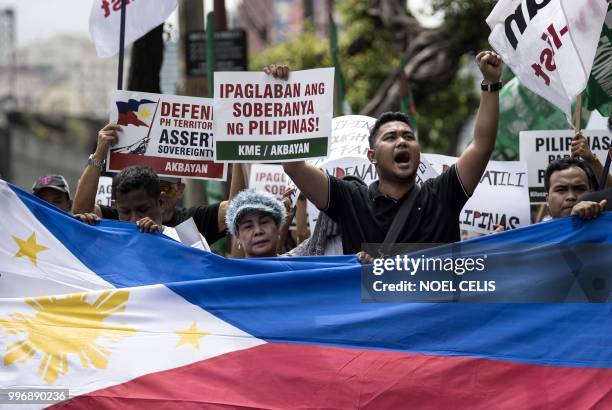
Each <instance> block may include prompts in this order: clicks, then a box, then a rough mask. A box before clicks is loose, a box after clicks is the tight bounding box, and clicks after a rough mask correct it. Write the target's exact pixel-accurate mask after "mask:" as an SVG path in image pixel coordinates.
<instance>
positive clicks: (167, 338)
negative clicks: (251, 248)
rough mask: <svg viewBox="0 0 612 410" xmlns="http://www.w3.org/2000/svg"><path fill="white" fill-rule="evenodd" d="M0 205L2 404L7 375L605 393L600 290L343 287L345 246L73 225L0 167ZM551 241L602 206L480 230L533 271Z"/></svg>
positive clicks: (214, 389)
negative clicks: (498, 292) (424, 296)
mask: <svg viewBox="0 0 612 410" xmlns="http://www.w3.org/2000/svg"><path fill="white" fill-rule="evenodd" d="M0 210H1V215H2V217H1V218H0V273H1V275H2V276H0V335H2V336H1V337H0V358H1V363H0V389H5V390H2V392H3V394H4V395H3V396H2V397H3V400H5V401H4V402H5V403H8V406H11V405H12V404H14V403H11V402H8V401H6V397H5V396H6V392H7V391H9V392H10V391H13V390H17V389H24V388H29V389H50V388H54V389H55V388H57V389H68V390H69V397H67V398H66V400H64V401H62V402H59V403H55V404H45V403H40V404H31V405H30V406H34V407H38V408H40V407H45V406H49V405H50V406H52V407H55V408H62V409H63V408H86V409H98V408H112V409H116V408H147V409H161V408H164V409H166V408H180V409H191V408H206V409H255V408H264V409H407V408H434V409H443V408H444V409H445V408H466V409H467V408H469V409H472V408H477V409H478V408H482V409H505V408H507V409H516V408H551V409H554V408H578V409H587V408H600V409H607V408H611V407H612V309H611V308H610V306H611V305H610V304H607V303H598V304H596V303H574V304H525V303H523V304H508V303H490V304H457V303H361V293H360V275H361V268H360V265H358V263H357V261H356V260H355V258H353V257H329V258H271V259H261V260H235V259H225V258H222V257H219V256H216V255H214V254H211V253H206V252H203V251H200V250H198V249H195V248H189V247H186V246H183V245H182V244H180V243H177V242H174V241H173V240H172V239H170V238H167V237H165V236H163V235H160V234H142V233H139V232H138V231H137V229H136V227H135V225H133V224H129V223H123V222H114V221H103V222H102V223H101V224H100V225H99V226H95V227H92V226H88V225H85V224H82V223H80V222H78V221H76V220H75V219H73V218H72V217H71V216H70V215H68V214H65V213H63V212H62V211H59V210H57V209H55V208H53V207H52V206H50V205H47V204H45V203H43V202H41V201H40V200H38V199H37V198H35V197H32V196H31V195H29V194H27V193H25V192H23V191H21V190H20V189H18V188H16V187H13V186H11V185H10V184H7V183H5V182H4V181H0ZM551 241H557V242H561V243H602V242H603V243H606V242H611V241H612V215H609V214H605V215H603V216H602V217H600V218H598V219H597V220H594V221H588V222H583V221H578V220H575V219H573V218H563V219H562V220H557V221H553V222H550V223H543V224H539V225H536V226H532V227H528V228H523V229H520V230H516V231H512V232H508V233H504V234H500V235H491V236H489V237H487V238H485V239H482V240H480V242H482V243H483V244H488V245H495V244H499V247H498V252H502V253H503V252H504V247H505V246H506V245H507V244H510V243H515V244H516V243H519V244H523V245H524V246H523V248H522V252H523V254H524V255H534V257H533V258H532V261H533V263H534V267H533V269H542V270H546V269H547V267H546V266H547V264H546V263H539V264H538V263H537V259H538V258H537V255H536V254H537V252H538V248H537V247H538V246H540V245H537V244H542V243H547V242H548V243H550V242H551ZM476 243H479V242H478V241H477V242H476ZM530 244H535V245H530ZM602 257H603V258H605V261H607V263H608V265H607V266H605V264H604V265H602V266H603V269H604V270H605V272H606V275H605V276H606V278H607V279H608V280H609V279H610V275H609V271H610V268H609V266H611V265H610V262H612V256H610V255H602ZM522 260H528V258H527V259H524V258H521V261H522ZM521 263H522V262H517V264H516V266H515V269H516V271H517V274H520V275H523V279H524V280H525V281H529V271H528V269H530V268H529V267H528V266H521ZM494 274H495V272H491V275H494ZM608 282H609V281H608ZM607 286H608V287H609V286H610V285H609V284H608V285H607ZM24 406H25V405H24ZM19 408H21V407H19ZM23 408H27V406H26V407H23Z"/></svg>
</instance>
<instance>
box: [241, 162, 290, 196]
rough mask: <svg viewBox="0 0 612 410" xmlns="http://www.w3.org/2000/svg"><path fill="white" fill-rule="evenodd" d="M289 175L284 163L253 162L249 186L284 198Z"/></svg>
mask: <svg viewBox="0 0 612 410" xmlns="http://www.w3.org/2000/svg"><path fill="white" fill-rule="evenodd" d="M288 184H289V177H288V176H287V174H285V171H283V166H282V165H272V164H253V165H252V166H251V173H250V175H249V188H254V189H257V190H260V191H266V192H269V193H271V194H272V195H274V196H276V197H277V198H279V199H280V198H282V196H283V194H284V193H285V191H287V189H288Z"/></svg>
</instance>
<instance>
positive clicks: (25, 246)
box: [11, 232, 49, 265]
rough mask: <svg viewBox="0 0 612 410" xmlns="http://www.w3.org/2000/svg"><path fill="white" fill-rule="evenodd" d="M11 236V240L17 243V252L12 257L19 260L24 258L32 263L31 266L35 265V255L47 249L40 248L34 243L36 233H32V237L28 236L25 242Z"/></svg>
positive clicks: (44, 247)
mask: <svg viewBox="0 0 612 410" xmlns="http://www.w3.org/2000/svg"><path fill="white" fill-rule="evenodd" d="M11 236H12V237H13V240H14V241H15V242H17V246H19V251H17V253H16V254H15V256H14V257H15V258H20V257H22V256H25V257H26V258H29V259H30V262H32V264H33V265H36V254H37V253H39V252H42V251H45V250H47V249H49V248H47V247H46V246H41V245H39V244H37V243H36V232H32V235H30V237H29V238H28V240H26V241H24V240H23V239H19V238H18V237H16V236H14V235H11Z"/></svg>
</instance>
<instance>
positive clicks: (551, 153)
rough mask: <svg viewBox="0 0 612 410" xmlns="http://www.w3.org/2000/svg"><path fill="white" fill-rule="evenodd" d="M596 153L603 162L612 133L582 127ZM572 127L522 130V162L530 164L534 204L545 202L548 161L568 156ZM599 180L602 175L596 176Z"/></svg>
mask: <svg viewBox="0 0 612 410" xmlns="http://www.w3.org/2000/svg"><path fill="white" fill-rule="evenodd" d="M582 135H584V137H585V138H586V139H587V141H588V143H589V147H590V148H591V151H592V152H593V154H595V155H596V156H597V158H599V160H600V161H601V163H602V164H605V162H606V155H607V154H608V149H609V148H611V147H612V132H611V131H609V130H583V131H582ZM573 137H574V131H572V130H551V131H522V132H521V133H520V134H519V149H520V156H521V161H524V162H526V163H527V171H528V186H529V199H530V201H531V203H532V204H543V203H546V192H545V191H544V174H545V173H546V168H547V167H548V164H550V163H551V162H552V161H554V160H555V159H558V158H569V157H570V155H571V151H570V148H571V143H572V138H573ZM596 177H597V178H598V179H599V178H600V177H601V175H596Z"/></svg>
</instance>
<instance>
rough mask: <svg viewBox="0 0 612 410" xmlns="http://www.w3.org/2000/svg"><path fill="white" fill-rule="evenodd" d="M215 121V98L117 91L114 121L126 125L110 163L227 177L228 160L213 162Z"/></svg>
mask: <svg viewBox="0 0 612 410" xmlns="http://www.w3.org/2000/svg"><path fill="white" fill-rule="evenodd" d="M212 121H213V107H212V100H211V99H209V98H195V97H185V96H177V95H161V94H151V93H140V92H131V91H115V92H114V94H113V99H112V106H111V115H110V122H113V123H117V124H119V125H121V126H122V127H123V130H122V132H120V133H119V141H118V143H117V144H115V145H114V146H113V147H112V148H111V150H110V152H109V156H108V159H107V169H108V170H109V171H120V170H121V169H123V168H125V167H127V166H130V165H148V166H150V167H151V168H153V169H154V170H155V172H157V174H158V175H163V176H171V177H181V178H196V179H213V180H225V176H226V165H225V164H222V163H215V162H213V158H214V138H213V124H212Z"/></svg>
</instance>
